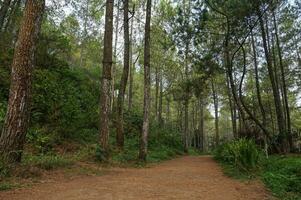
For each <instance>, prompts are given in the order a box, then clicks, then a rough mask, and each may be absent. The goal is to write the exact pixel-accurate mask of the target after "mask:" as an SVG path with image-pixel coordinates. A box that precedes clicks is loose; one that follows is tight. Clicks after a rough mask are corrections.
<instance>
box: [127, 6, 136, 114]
mask: <svg viewBox="0 0 301 200" xmlns="http://www.w3.org/2000/svg"><path fill="white" fill-rule="evenodd" d="M134 15H135V4H134V5H133V10H132V17H131V18H132V20H131V21H132V22H131V33H130V75H129V81H130V83H129V95H128V97H129V98H128V100H129V101H128V110H129V111H131V110H132V107H133V84H134V71H135V64H136V61H135V62H133V29H134V28H133V27H134Z"/></svg>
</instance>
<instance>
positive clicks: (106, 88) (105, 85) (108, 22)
mask: <svg viewBox="0 0 301 200" xmlns="http://www.w3.org/2000/svg"><path fill="white" fill-rule="evenodd" d="M113 11H114V0H107V1H106V17H105V35H104V52H103V70H102V79H101V91H100V127H99V128H100V141H99V144H100V148H101V150H102V152H103V156H104V158H105V159H108V158H109V150H110V146H109V123H110V119H109V113H110V97H111V80H112V63H113V61H112V53H113V50H112V40H113Z"/></svg>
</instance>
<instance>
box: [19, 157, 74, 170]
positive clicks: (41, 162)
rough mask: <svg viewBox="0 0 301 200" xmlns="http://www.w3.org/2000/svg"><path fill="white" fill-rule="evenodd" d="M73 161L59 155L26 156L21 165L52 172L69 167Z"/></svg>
mask: <svg viewBox="0 0 301 200" xmlns="http://www.w3.org/2000/svg"><path fill="white" fill-rule="evenodd" d="M73 163H74V161H73V160H71V159H68V158H65V157H63V156H60V155H26V156H25V157H24V161H23V164H24V165H30V166H36V167H38V168H41V169H44V170H53V169H58V168H62V167H67V166H70V165H72V164H73Z"/></svg>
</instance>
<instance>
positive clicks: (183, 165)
mask: <svg viewBox="0 0 301 200" xmlns="http://www.w3.org/2000/svg"><path fill="white" fill-rule="evenodd" d="M102 171H103V172H102V173H100V174H97V175H96V174H95V175H77V176H70V177H68V178H67V177H66V176H65V174H63V172H61V173H60V172H56V173H53V174H52V175H51V176H49V177H48V179H49V180H48V179H47V180H44V181H43V183H39V184H34V185H33V186H31V187H27V188H19V189H14V190H10V191H3V192H0V199H1V200H2V199H3V200H4V199H6V200H8V199H9V200H94V199H95V200H96V199H97V200H99V199H101V200H144V199H149V200H150V199H152V200H165V199H183V200H186V199H190V200H200V199H202V200H240V199H241V200H253V199H254V200H264V199H271V196H270V194H269V192H268V191H267V190H266V189H265V187H264V186H263V184H262V183H260V182H259V181H256V180H254V181H240V180H234V179H232V178H229V177H227V176H225V175H224V174H223V172H222V169H221V167H220V166H219V165H218V164H217V163H216V162H215V161H214V160H213V159H212V158H211V157H209V156H185V157H181V158H176V159H173V160H169V161H165V162H162V163H160V164H152V165H150V166H147V167H146V168H105V169H102Z"/></svg>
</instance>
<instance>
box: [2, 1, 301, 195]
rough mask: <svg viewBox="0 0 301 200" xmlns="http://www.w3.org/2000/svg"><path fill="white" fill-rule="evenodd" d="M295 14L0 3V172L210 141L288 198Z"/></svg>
mask: <svg viewBox="0 0 301 200" xmlns="http://www.w3.org/2000/svg"><path fill="white" fill-rule="evenodd" d="M300 14H301V3H300V2H299V1H298V0H296V1H293V0H289V1H284V0H254V1H247V0H193V1H192V0H183V1H177V2H175V1H170V0H160V1H154V2H152V1H151V0H147V1H140V0H124V1H119V0H118V1H113V0H106V1H104V0H71V1H70V0H68V1H67V0H66V1H59V0H49V1H48V0H47V1H45V0H40V1H34V0H26V1H23V0H0V129H1V133H0V158H1V161H0V177H1V178H0V181H1V179H2V177H7V176H10V175H14V174H17V175H18V172H17V171H18V169H19V168H20V166H21V168H24V169H28V171H29V173H31V172H30V171H31V168H32V167H34V168H39V169H43V170H50V169H56V168H59V167H65V166H72V165H76V163H78V161H93V162H100V163H106V164H108V163H109V164H116V163H117V164H137V163H138V164H142V163H144V162H157V161H161V160H165V159H169V158H172V157H175V156H177V155H182V154H185V153H195V152H198V153H199V152H205V153H207V152H211V151H212V150H213V149H215V156H216V158H217V159H218V160H219V161H221V162H222V163H224V164H226V165H225V166H226V168H229V173H231V169H235V170H236V169H237V170H238V174H239V175H247V176H249V175H256V174H259V175H260V177H262V180H263V181H264V182H265V183H266V185H268V186H269V187H270V188H271V189H272V191H273V192H275V194H276V195H277V196H279V197H281V198H282V197H283V198H284V197H287V198H292V199H294V198H298V197H299V196H300V190H301V189H300V176H301V175H300V171H301V170H300V151H301V142H300V141H301V110H300V107H301V100H300V96H301V82H300V77H301V51H300V50H301V43H300V41H301V29H300V27H301V18H300ZM271 154H276V155H275V156H271V157H270V156H269V155H271ZM277 154H281V155H286V154H288V156H283V157H281V156H277ZM291 154H293V155H294V156H290V155H291ZM267 157H268V158H267ZM136 161H139V162H136ZM21 174H22V173H21ZM1 187H2V186H1V185H0V189H1ZM8 187H9V186H7V185H6V184H4V186H3V188H4V189H6V188H8Z"/></svg>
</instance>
